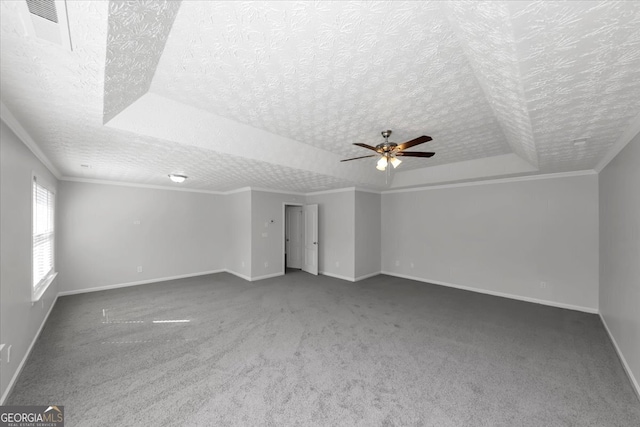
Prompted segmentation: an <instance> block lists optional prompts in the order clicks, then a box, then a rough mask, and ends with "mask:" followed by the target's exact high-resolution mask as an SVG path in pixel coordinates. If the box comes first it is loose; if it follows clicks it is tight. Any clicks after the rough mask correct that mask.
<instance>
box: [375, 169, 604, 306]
mask: <svg viewBox="0 0 640 427" xmlns="http://www.w3.org/2000/svg"><path fill="white" fill-rule="evenodd" d="M412 263H413V265H412ZM382 270H383V271H386V272H390V273H393V274H400V275H404V276H409V277H415V278H419V279H422V280H425V281H436V282H442V283H447V284H453V285H458V286H465V287H471V288H475V289H478V290H481V291H486V292H492V293H500V294H506V295H512V296H516V297H519V298H525V299H526V298H529V299H537V300H544V301H549V302H552V303H556V304H560V305H569V306H575V307H581V308H586V309H589V310H592V311H595V310H597V308H598V177H597V175H595V174H594V175H583V176H574V177H562V178H547V179H537V180H528V181H514V182H504V183H490V184H480V185H471V186H458V187H450V188H440V189H431V190H422V191H411V192H404V193H387V194H383V196H382ZM540 282H546V287H544V288H543V287H541V285H540Z"/></svg>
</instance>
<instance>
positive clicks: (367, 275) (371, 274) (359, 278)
mask: <svg viewBox="0 0 640 427" xmlns="http://www.w3.org/2000/svg"><path fill="white" fill-rule="evenodd" d="M379 274H380V272H379V271H376V272H375V273H370V274H363V275H362V276H358V277H356V278H355V279H353V281H354V282H359V281H360V280H364V279H368V278H369V277H373V276H378V275H379Z"/></svg>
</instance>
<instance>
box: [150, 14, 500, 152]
mask: <svg viewBox="0 0 640 427" xmlns="http://www.w3.org/2000/svg"><path fill="white" fill-rule="evenodd" d="M151 91H152V92H154V93H158V94H160V95H162V96H165V97H168V98H171V99H174V100H177V101H180V102H182V103H185V104H189V105H192V106H195V107H197V108H201V109H206V110H208V111H211V112H213V113H215V114H217V115H221V116H223V117H228V118H231V119H234V120H237V121H240V122H242V123H246V124H249V125H251V126H254V127H257V128H260V129H264V130H267V131H269V132H272V133H275V134H278V135H283V136H286V137H288V138H291V139H294V140H297V141H300V142H303V143H306V144H311V145H314V146H316V147H319V148H323V149H326V150H332V151H335V152H342V153H344V155H345V157H351V156H355V155H357V154H358V153H360V151H359V150H360V149H358V148H355V147H353V146H352V145H351V144H352V143H353V142H366V143H369V144H372V143H375V144H377V143H379V142H382V138H381V137H380V132H381V131H382V130H385V129H392V130H393V131H394V134H393V137H394V140H396V141H398V142H402V141H406V140H409V139H413V138H415V137H417V136H420V135H424V134H427V135H432V136H433V134H437V135H439V138H441V139H440V142H441V144H445V143H446V142H453V143H452V144H451V145H447V146H446V151H445V152H443V153H442V156H439V157H438V160H435V163H441V162H446V161H452V160H456V161H460V160H466V159H470V158H477V157H478V156H480V157H483V156H484V157H486V156H492V155H496V154H503V153H507V152H510V151H511V149H510V148H509V146H508V144H507V143H506V140H505V138H504V135H503V134H502V131H501V130H500V128H499V125H498V123H497V122H496V120H495V119H494V114H493V112H492V110H491V108H490V106H489V104H488V102H487V101H486V98H485V95H484V94H483V92H482V90H481V88H480V86H479V84H478V81H477V79H476V77H475V75H474V73H473V70H472V69H471V67H470V66H469V64H468V61H467V58H466V56H465V54H464V52H463V50H462V49H461V47H460V44H459V42H458V40H457V38H456V37H455V35H454V33H453V31H452V29H451V27H450V25H449V23H448V21H447V20H446V19H445V17H444V15H443V13H442V12H441V10H440V6H439V5H438V3H437V2H433V3H432V2H185V3H183V5H182V8H181V10H180V12H179V14H178V17H177V19H176V22H175V23H174V26H173V29H172V32H171V35H170V36H169V39H168V40H167V44H166V46H165V50H164V53H163V56H162V59H161V60H160V63H159V65H158V68H157V70H156V73H155V77H154V80H153V84H152V87H151ZM478 129H479V130H480V132H479V133H475V132H474V131H475V130H478ZM487 135H490V138H486V139H483V137H484V136H487ZM434 139H435V138H434ZM443 146H444V145H443Z"/></svg>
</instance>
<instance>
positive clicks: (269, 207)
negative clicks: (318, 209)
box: [251, 190, 304, 279]
mask: <svg viewBox="0 0 640 427" xmlns="http://www.w3.org/2000/svg"><path fill="white" fill-rule="evenodd" d="M285 202H289V203H300V204H303V203H304V196H295V195H289V194H282V193H272V192H267V191H259V190H258V191H257V190H251V278H252V279H256V278H260V277H263V276H271V275H275V274H284V270H283V269H282V267H283V260H284V234H283V231H284V223H283V221H284V218H283V212H284V203H285ZM271 221H273V222H271ZM265 263H266V266H265Z"/></svg>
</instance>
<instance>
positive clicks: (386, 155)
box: [340, 130, 436, 171]
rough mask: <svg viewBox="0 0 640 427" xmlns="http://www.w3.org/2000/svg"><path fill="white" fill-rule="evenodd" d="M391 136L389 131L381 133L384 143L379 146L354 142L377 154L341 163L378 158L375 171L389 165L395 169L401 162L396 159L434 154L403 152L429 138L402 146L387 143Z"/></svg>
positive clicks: (421, 137) (427, 140) (424, 136)
mask: <svg viewBox="0 0 640 427" xmlns="http://www.w3.org/2000/svg"><path fill="white" fill-rule="evenodd" d="M390 135H391V131H390V130H385V131H382V136H383V137H384V142H383V143H381V144H378V145H376V146H375V147H372V146H371V145H367V144H363V143H361V142H354V143H353V145H357V146H358V147H363V148H367V149H369V150H373V151H375V152H376V153H377V154H371V155H369V156H360V157H353V158H351V159H344V160H340V161H341V162H348V161H351V160H358V159H366V158H367V157H376V156H379V157H380V160H378V164H377V166H376V169H378V170H381V171H383V170H385V169H386V168H387V165H388V164H389V163H391V165H392V166H393V167H394V169H395V168H397V167H398V166H399V165H400V163H402V160H400V159H398V157H402V156H404V157H432V156H433V155H434V154H436V153H432V152H420V151H404V150H405V149H407V148H410V147H414V146H416V145H418V144H422V143H425V142H429V141H431V139H432V138H431V137H430V136H426V135H422V136H419V137H417V138H416V139H412V140H411V141H407V142H403V143H402V144H396V143H395V142H389V136H390Z"/></svg>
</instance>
